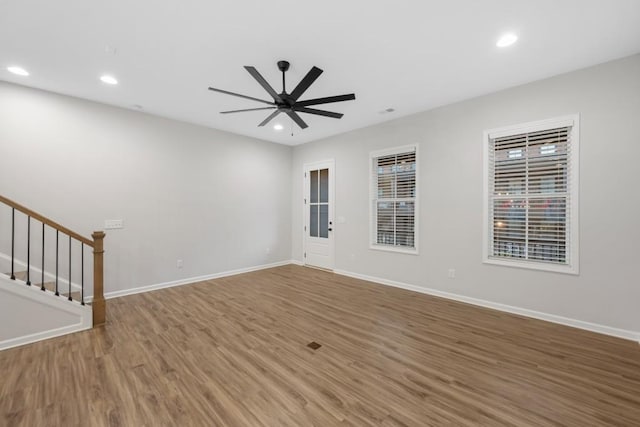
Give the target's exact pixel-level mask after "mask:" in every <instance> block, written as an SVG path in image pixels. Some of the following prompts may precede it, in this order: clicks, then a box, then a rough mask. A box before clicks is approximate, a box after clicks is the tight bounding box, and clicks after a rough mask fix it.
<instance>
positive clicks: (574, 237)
mask: <svg viewBox="0 0 640 427" xmlns="http://www.w3.org/2000/svg"><path fill="white" fill-rule="evenodd" d="M560 127H570V131H569V141H570V142H569V144H570V147H571V150H570V154H569V158H568V166H569V172H568V175H567V178H568V184H567V185H568V191H567V195H568V198H569V201H568V204H567V207H568V209H569V214H568V215H567V216H566V222H567V223H568V227H567V231H568V234H569V236H568V239H567V240H566V254H567V263H565V264H554V263H550V262H544V261H536V260H526V261H522V260H518V259H508V258H493V257H492V255H491V254H490V248H491V244H492V241H493V235H492V227H491V224H492V223H493V219H492V218H491V217H490V209H491V202H492V199H491V196H492V189H491V188H489V185H490V182H491V179H490V177H489V171H490V167H489V148H490V143H491V140H492V139H495V138H502V137H507V136H514V135H518V134H524V133H532V132H539V131H544V130H550V129H554V128H560ZM579 159H580V116H579V114H572V115H567V116H562V117H556V118H552V119H546V120H538V121H533V122H528V123H522V124H517V125H511V126H504V127H500V128H495V129H489V130H485V131H484V133H483V163H484V165H483V189H484V191H483V193H484V194H483V233H482V238H483V239H482V246H483V249H482V258H483V259H482V262H483V263H485V264H492V265H500V266H507V267H516V268H524V269H527V270H542V271H550V272H556V273H565V274H574V275H577V274H579V272H580V269H579V265H580V259H579V257H580V239H579V230H580V224H579V211H578V209H579V205H580V204H579V193H580V191H579V190H580V170H579V164H580V162H579Z"/></svg>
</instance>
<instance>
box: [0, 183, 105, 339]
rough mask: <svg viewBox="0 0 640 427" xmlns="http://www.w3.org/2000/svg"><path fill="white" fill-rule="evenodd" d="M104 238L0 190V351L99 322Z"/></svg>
mask: <svg viewBox="0 0 640 427" xmlns="http://www.w3.org/2000/svg"><path fill="white" fill-rule="evenodd" d="M104 237H105V234H104V232H102V231H96V232H94V233H93V234H92V235H91V239H90V238H87V237H84V236H82V235H80V234H78V233H76V232H74V231H72V230H70V229H68V228H66V227H64V226H62V225H60V224H58V223H56V222H55V221H52V220H51V219H49V218H47V217H45V216H43V215H41V214H39V213H37V212H34V211H32V210H31V209H28V208H26V207H24V206H22V205H20V204H19V203H17V202H14V201H13V200H10V199H8V198H6V197H4V196H2V195H0V350H2V349H6V348H10V347H14V346H16V345H22V344H25V343H27V342H33V341H37V340H40V339H45V338H49V337H53V336H58V335H61V334H65V333H70V332H74V331H77V330H83V329H87V328H90V327H97V326H100V325H103V324H104V322H105V317H106V307H105V301H104V291H103V253H104V250H103V240H104ZM85 258H87V260H85ZM91 258H93V259H92V260H91ZM87 261H89V262H87ZM91 276H92V279H93V280H89V279H90V278H91ZM87 290H89V291H90V292H91V291H92V292H91V293H92V296H87V293H86V291H87ZM88 301H90V303H89V302H88Z"/></svg>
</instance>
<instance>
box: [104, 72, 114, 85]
mask: <svg viewBox="0 0 640 427" xmlns="http://www.w3.org/2000/svg"><path fill="white" fill-rule="evenodd" d="M100 80H101V81H102V83H106V84H108V85H117V84H118V80H116V78H115V77H113V76H108V75H106V74H105V75H104V76H102V77H100Z"/></svg>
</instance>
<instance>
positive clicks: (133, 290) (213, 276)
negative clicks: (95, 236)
mask: <svg viewBox="0 0 640 427" xmlns="http://www.w3.org/2000/svg"><path fill="white" fill-rule="evenodd" d="M289 264H291V260H286V261H279V262H274V263H270V264H262V265H256V266H253V267H246V268H239V269H237V270H229V271H223V272H220V273H213V274H207V275H205V276H196V277H187V278H185V279H179V280H173V281H171V282H164V283H156V284H153V285H147V286H140V287H138V288H130V289H123V290H121V291H113V292H105V294H104V298H105V299H113V298H120V297H124V296H127V295H135V294H140V293H143V292H152V291H157V290H159V289H165V288H172V287H174V286H182V285H189V284H191V283H197V282H203V281H205V280H213V279H220V278H222V277H229V276H235V275H237V274H243V273H250V272H252V271H258V270H266V269H268V268H274V267H281V266H283V265H289ZM84 300H85V302H91V301H92V300H93V296H88V297H85V299H84Z"/></svg>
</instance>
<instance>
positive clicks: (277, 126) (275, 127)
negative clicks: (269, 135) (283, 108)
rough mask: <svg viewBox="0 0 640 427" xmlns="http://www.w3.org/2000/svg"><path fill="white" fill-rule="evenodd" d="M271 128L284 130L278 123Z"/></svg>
mask: <svg viewBox="0 0 640 427" xmlns="http://www.w3.org/2000/svg"><path fill="white" fill-rule="evenodd" d="M273 128H274V129H275V130H282V129H284V126H282V125H281V124H280V123H276V124H275V125H273Z"/></svg>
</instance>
